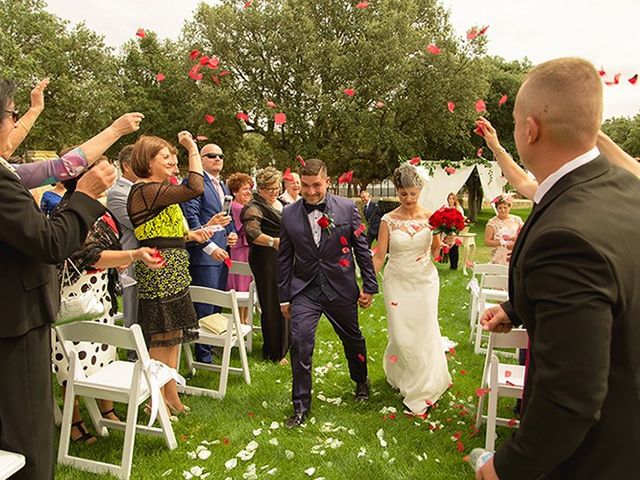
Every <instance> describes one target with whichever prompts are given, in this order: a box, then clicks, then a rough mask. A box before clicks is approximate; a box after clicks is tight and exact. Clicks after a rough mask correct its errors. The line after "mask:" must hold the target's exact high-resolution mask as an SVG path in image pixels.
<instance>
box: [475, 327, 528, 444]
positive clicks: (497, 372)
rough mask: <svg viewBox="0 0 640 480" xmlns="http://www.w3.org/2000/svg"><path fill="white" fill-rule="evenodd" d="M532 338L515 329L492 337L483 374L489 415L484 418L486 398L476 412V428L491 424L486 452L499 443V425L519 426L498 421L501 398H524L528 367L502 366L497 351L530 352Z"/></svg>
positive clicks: (479, 400)
mask: <svg viewBox="0 0 640 480" xmlns="http://www.w3.org/2000/svg"><path fill="white" fill-rule="evenodd" d="M528 343H529V336H528V335H527V331H526V330H524V329H514V330H511V331H510V332H509V333H492V334H491V335H490V336H489V345H488V346H487V356H486V358H485V362H484V370H483V372H482V383H481V385H480V388H481V389H485V390H488V393H487V395H486V396H488V402H487V403H488V405H487V414H486V415H484V397H485V395H480V396H479V398H478V411H477V412H476V428H478V427H480V425H481V424H482V423H484V422H486V423H487V434H486V437H485V449H486V450H491V451H493V450H494V447H495V442H496V425H503V426H518V425H519V424H520V423H519V422H518V421H517V420H516V421H515V422H514V420H512V419H508V418H503V417H498V416H497V411H498V397H509V398H522V392H523V390H524V380H525V367H524V366H522V365H514V364H509V363H500V361H499V360H498V356H497V355H496V350H495V349H518V348H527V347H528Z"/></svg>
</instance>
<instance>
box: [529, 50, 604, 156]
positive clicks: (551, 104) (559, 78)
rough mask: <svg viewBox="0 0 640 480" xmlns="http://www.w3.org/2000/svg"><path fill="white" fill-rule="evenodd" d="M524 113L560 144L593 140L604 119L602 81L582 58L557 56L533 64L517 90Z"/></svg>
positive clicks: (582, 142)
mask: <svg viewBox="0 0 640 480" xmlns="http://www.w3.org/2000/svg"><path fill="white" fill-rule="evenodd" d="M518 97H521V98H519V100H520V101H519V102H518V108H521V109H522V112H521V113H522V116H523V117H524V118H526V117H533V118H534V119H536V120H537V121H539V122H540V125H541V134H542V135H545V134H549V136H551V137H552V139H553V140H554V142H555V143H557V144H560V145H568V146H569V145H571V146H574V145H576V144H579V145H582V144H593V143H594V142H595V139H596V136H597V134H598V130H600V124H601V123H602V109H603V106H602V81H601V80H600V75H599V74H598V72H597V70H596V69H595V67H594V66H593V64H591V63H590V62H588V61H587V60H584V59H582V58H558V59H555V60H550V61H548V62H544V63H541V64H540V65H538V66H536V67H534V68H533V69H532V70H531V71H530V72H529V73H528V74H527V76H526V77H525V80H524V82H523V84H522V86H521V87H520V92H518Z"/></svg>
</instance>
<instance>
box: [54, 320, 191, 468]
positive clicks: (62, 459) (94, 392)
mask: <svg viewBox="0 0 640 480" xmlns="http://www.w3.org/2000/svg"><path fill="white" fill-rule="evenodd" d="M55 331H56V335H58V338H59V339H60V342H61V343H62V346H63V352H64V354H65V355H66V356H67V357H68V360H69V376H68V378H67V387H66V389H67V391H66V395H65V400H64V412H63V415H62V429H61V432H60V445H59V448H58V463H61V464H66V465H71V466H73V467H75V468H79V469H81V470H86V471H89V472H94V473H111V474H113V475H115V476H116V477H118V478H120V479H128V478H129V476H130V475H131V465H132V460H133V445H134V442H135V435H136V433H137V432H144V433H149V434H152V435H155V436H161V437H163V438H164V441H165V443H166V444H167V447H169V449H170V450H173V449H174V448H176V447H177V446H178V444H177V442H176V438H175V435H174V433H173V428H172V427H171V421H170V420H169V414H168V411H167V409H166V407H165V405H164V401H163V398H162V393H161V392H160V388H162V387H163V386H164V385H165V384H166V383H168V382H169V381H170V380H172V379H173V378H174V377H175V371H172V370H171V369H170V368H169V367H167V366H166V365H164V364H163V363H161V362H157V361H155V360H154V361H152V360H151V359H150V358H149V352H148V351H147V347H146V345H145V342H144V337H143V335H142V330H141V329H140V326H139V325H132V326H131V328H125V327H118V326H115V325H104V324H101V323H96V322H77V323H70V324H67V325H60V326H57V327H55ZM73 342H96V343H103V344H106V345H113V346H115V347H118V348H124V349H128V350H135V352H136V354H137V355H138V360H137V361H136V362H135V363H134V362H128V361H122V360H117V361H115V362H113V363H110V364H109V365H106V366H105V367H103V368H101V369H100V370H98V371H97V372H96V373H94V374H93V375H90V376H86V375H85V374H84V371H83V370H82V367H81V366H80V362H79V360H78V354H77V352H76V350H75V349H74V345H73ZM76 396H80V397H83V399H84V401H85V403H86V405H87V410H88V411H89V415H90V416H91V420H92V422H93V425H94V427H95V429H96V431H97V432H98V434H100V435H102V436H106V435H108V430H107V427H108V428H115V429H118V430H124V447H123V449H122V461H121V464H120V465H116V464H110V463H104V462H98V461H94V460H89V459H86V458H80V457H74V456H72V455H69V435H70V433H71V423H72V421H73V404H74V398H75V397H76ZM149 398H151V399H152V411H156V409H157V415H158V420H159V422H160V427H159V428H156V427H151V426H150V425H151V423H150V424H149V426H144V425H138V407H139V406H140V405H141V404H143V403H144V402H146V401H147V399H149ZM96 399H102V400H111V401H113V402H118V403H126V404H127V405H128V407H127V418H126V421H125V422H121V421H115V420H110V419H106V418H102V415H101V414H100V410H99V409H98V404H97V403H96ZM154 416H155V415H154V414H152V419H151V420H153V417H154Z"/></svg>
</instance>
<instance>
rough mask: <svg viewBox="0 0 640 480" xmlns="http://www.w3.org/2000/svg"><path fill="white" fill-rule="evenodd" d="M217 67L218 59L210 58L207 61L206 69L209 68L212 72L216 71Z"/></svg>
mask: <svg viewBox="0 0 640 480" xmlns="http://www.w3.org/2000/svg"><path fill="white" fill-rule="evenodd" d="M218 65H220V59H219V58H218V57H211V58H210V59H209V63H208V64H207V67H209V68H211V69H212V70H216V69H217V68H218Z"/></svg>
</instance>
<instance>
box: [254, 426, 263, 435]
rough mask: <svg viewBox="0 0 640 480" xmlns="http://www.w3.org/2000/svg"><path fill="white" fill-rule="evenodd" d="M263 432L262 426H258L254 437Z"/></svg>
mask: <svg viewBox="0 0 640 480" xmlns="http://www.w3.org/2000/svg"><path fill="white" fill-rule="evenodd" d="M261 433H262V429H261V428H256V429H255V430H254V431H253V436H254V437H257V436H258V435H260V434H261Z"/></svg>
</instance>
